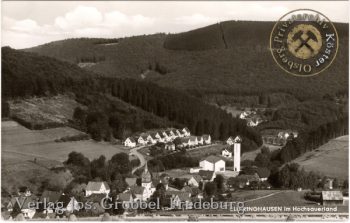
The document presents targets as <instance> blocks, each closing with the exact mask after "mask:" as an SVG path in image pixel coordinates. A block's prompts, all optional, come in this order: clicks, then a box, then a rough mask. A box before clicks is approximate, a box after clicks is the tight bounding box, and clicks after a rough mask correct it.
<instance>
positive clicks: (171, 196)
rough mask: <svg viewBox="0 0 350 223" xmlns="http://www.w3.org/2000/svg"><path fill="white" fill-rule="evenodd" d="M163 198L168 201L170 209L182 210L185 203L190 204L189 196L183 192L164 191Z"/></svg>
mask: <svg viewBox="0 0 350 223" xmlns="http://www.w3.org/2000/svg"><path fill="white" fill-rule="evenodd" d="M165 197H166V198H167V199H168V200H169V203H170V207H171V208H176V209H182V208H183V207H184V205H186V203H189V202H191V194H190V193H189V192H184V191H166V192H165Z"/></svg>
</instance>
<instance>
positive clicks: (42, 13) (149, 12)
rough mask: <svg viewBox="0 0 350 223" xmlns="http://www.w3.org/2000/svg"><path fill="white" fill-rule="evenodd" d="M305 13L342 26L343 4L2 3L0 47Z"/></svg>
mask: <svg viewBox="0 0 350 223" xmlns="http://www.w3.org/2000/svg"><path fill="white" fill-rule="evenodd" d="M300 8H310V9H314V10H317V11H320V12H321V13H323V14H325V15H326V16H327V17H328V18H329V19H331V20H332V21H334V22H348V21H349V17H348V16H349V13H348V2H347V1H336V2H334V1H333V2H315V1H313V2H312V1H310V2H303V1H298V2H292V1H286V2H281V1H272V2H267V1H266V2H262V1H259V2H252V1H248V2H247V1H246V2H237V1H235V2H223V1H221V2H210V1H205V2H198V1H196V2H184V1H181V2H175V1H172V2H160V1H156V2H145V1H144V2H134V1H133V2H101V1H100V2H93V1H89V2H84V1H76V2H68V1H62V2H52V1H50V2H48V1H47V2H45V1H37V2H34V1H29V2H20V1H16V2H13V1H5V2H2V13H1V15H2V43H1V44H2V46H11V47H13V48H17V49H19V48H26V47H31V46H36V45H40V44H43V43H47V42H50V41H54V40H60V39H66V38H76V37H105V38H112V37H124V36H131V35H141V34H152V33H156V32H165V33H169V32H170V33H176V32H182V31H187V30H191V29H194V28H199V27H202V26H206V25H210V24H213V23H216V22H220V21H226V20H259V21H261V20H264V21H265V20H267V21H276V20H278V19H279V18H280V17H281V16H282V15H283V14H285V13H287V12H288V11H291V10H293V9H300Z"/></svg>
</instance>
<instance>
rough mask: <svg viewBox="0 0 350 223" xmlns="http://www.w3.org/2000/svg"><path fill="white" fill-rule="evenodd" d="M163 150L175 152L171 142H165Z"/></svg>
mask: <svg viewBox="0 0 350 223" xmlns="http://www.w3.org/2000/svg"><path fill="white" fill-rule="evenodd" d="M165 149H166V150H170V151H175V144H174V143H173V142H167V143H165Z"/></svg>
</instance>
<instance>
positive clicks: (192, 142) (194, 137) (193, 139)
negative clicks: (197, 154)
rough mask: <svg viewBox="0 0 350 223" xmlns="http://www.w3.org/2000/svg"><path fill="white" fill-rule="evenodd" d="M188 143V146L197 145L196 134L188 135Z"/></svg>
mask: <svg viewBox="0 0 350 223" xmlns="http://www.w3.org/2000/svg"><path fill="white" fill-rule="evenodd" d="M188 145H189V146H190V147H192V146H197V145H198V140H197V137H196V136H190V137H189V142H188Z"/></svg>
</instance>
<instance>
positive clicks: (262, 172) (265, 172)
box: [256, 167, 270, 182]
mask: <svg viewBox="0 0 350 223" xmlns="http://www.w3.org/2000/svg"><path fill="white" fill-rule="evenodd" d="M256 173H257V174H258V177H259V181H260V182H263V181H267V178H268V177H269V176H270V170H269V169H268V168H266V167H261V168H258V169H257V170H256Z"/></svg>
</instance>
